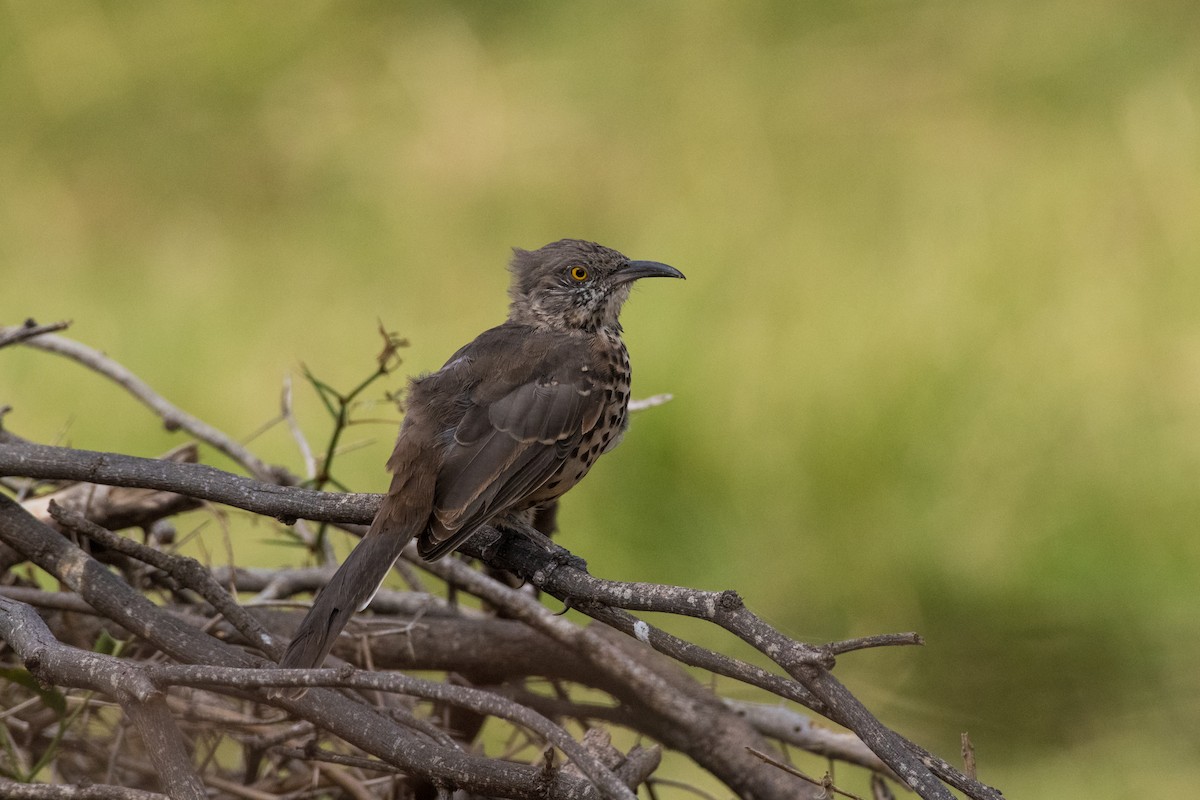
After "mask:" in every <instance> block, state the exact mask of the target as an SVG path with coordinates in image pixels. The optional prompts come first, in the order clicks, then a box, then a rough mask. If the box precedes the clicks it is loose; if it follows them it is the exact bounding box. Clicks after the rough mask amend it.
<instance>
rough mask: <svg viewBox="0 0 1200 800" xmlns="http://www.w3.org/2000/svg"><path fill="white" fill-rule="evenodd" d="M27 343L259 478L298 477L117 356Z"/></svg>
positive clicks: (57, 343) (8, 331)
mask: <svg viewBox="0 0 1200 800" xmlns="http://www.w3.org/2000/svg"><path fill="white" fill-rule="evenodd" d="M16 330H20V329H13V328H0V337H2V336H5V335H12V334H15V331H16ZM21 343H22V344H24V345H25V346H26V347H33V348H36V349H38V350H44V351H46V352H48V353H56V354H58V355H60V356H65V357H66V358H69V359H71V360H72V361H75V362H77V363H79V364H82V365H83V366H85V367H87V368H88V369H90V370H92V371H93V372H97V373H99V374H100V375H103V376H104V377H106V378H108V379H110V380H112V381H113V382H114V383H116V384H117V385H118V386H120V387H122V388H123V389H125V390H126V391H128V392H129V393H130V394H132V395H133V396H134V398H136V399H137V400H139V401H140V402H141V403H143V404H144V405H146V406H147V407H149V408H150V409H151V410H152V411H154V413H156V414H158V416H160V417H162V420H163V423H164V424H165V425H166V427H167V430H172V431H173V430H184V431H187V432H188V433H189V434H191V435H192V436H195V437H196V438H197V439H199V440H200V441H202V442H204V443H205V444H208V445H211V446H212V447H215V448H216V449H218V450H220V451H221V452H222V453H224V454H225V455H227V456H229V457H230V458H232V459H233V460H234V461H236V462H237V463H238V464H241V465H242V466H243V467H245V468H246V469H247V470H248V471H249V472H250V474H252V475H254V476H255V477H256V478H259V479H260V480H264V481H269V482H271V483H295V482H296V481H295V479H294V478H293V477H292V476H290V475H288V474H287V473H286V472H285V471H283V470H281V469H280V468H278V467H272V466H271V465H269V464H267V463H265V462H263V461H262V460H260V459H259V458H258V456H256V455H254V454H253V453H251V452H250V451H249V450H247V449H246V448H245V447H244V446H243V445H242V444H241V443H240V442H238V441H236V440H234V439H233V438H232V437H230V436H228V435H227V434H225V433H223V432H221V431H219V430H217V429H216V428H214V427H212V426H211V425H209V424H208V423H206V422H203V421H202V420H200V419H197V418H196V417H193V416H192V415H191V414H188V413H187V412H185V411H183V410H182V409H180V408H178V407H177V406H175V405H173V404H171V403H170V402H168V401H167V400H166V399H165V398H164V397H162V396H161V395H160V394H158V392H156V391H154V389H152V388H151V387H150V385H149V384H147V383H146V382H145V381H143V380H142V379H141V378H139V377H138V376H137V375H134V374H133V372H131V371H130V370H129V369H127V368H126V367H125V366H123V365H122V364H120V363H118V362H117V361H115V360H114V359H112V358H110V357H108V356H106V355H105V354H104V353H101V352H100V351H99V350H95V349H93V348H91V347H88V346H86V345H84V344H80V343H79V342H77V341H75V340H73V339H67V338H65V337H63V336H56V335H54V334H44V335H41V336H36V337H35V338H31V339H25V340H24V341H22V342H21Z"/></svg>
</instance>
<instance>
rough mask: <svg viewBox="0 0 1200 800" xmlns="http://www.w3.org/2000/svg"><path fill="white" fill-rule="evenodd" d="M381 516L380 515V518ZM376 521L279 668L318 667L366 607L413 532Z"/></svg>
mask: <svg viewBox="0 0 1200 800" xmlns="http://www.w3.org/2000/svg"><path fill="white" fill-rule="evenodd" d="M382 516H383V515H381V517H382ZM381 522H382V519H376V521H375V523H374V524H372V525H371V529H370V530H369V531H367V535H366V536H364V537H363V538H362V541H360V542H359V543H358V544H357V545H356V546H355V548H354V550H352V551H351V553H350V555H349V557H347V558H346V560H345V561H344V562H343V563H342V565H341V566H340V567H338V570H337V572H335V573H334V574H333V578H332V579H330V581H329V585H328V586H326V587H325V588H324V589H322V590H321V593H320V594H318V595H317V599H316V600H315V601H314V602H313V605H312V608H311V609H309V612H308V614H307V616H305V617H304V620H303V621H302V622H301V623H300V626H299V627H297V628H296V634H295V636H294V637H292V643H291V644H289V645H288V649H287V652H286V653H284V655H283V659H282V660H280V662H279V666H281V667H291V668H308V667H319V666H320V665H321V662H323V661H324V660H325V656H327V655H329V651H330V650H331V649H333V643H334V642H335V641H336V640H337V637H338V634H339V633H341V632H342V628H344V627H346V623H347V622H349V621H350V618H351V617H352V616H354V613H355V612H356V611H359V610H360V609H362V608H364V607H366V605H367V603H369V602H371V598H372V597H374V596H375V592H377V591H379V585H380V584H381V583H383V579H384V578H385V577H387V574H388V572H389V571H390V570H391V568H392V564H394V563H396V559H397V558H399V556H400V553H401V551H402V550H404V546H405V545H406V544H408V540H409V539H411V538H412V537H413V533H415V531H412V530H405V529H404V528H401V529H400V530H396V527H395V526H385V525H382V524H381Z"/></svg>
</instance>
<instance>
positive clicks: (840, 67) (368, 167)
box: [0, 0, 1200, 797]
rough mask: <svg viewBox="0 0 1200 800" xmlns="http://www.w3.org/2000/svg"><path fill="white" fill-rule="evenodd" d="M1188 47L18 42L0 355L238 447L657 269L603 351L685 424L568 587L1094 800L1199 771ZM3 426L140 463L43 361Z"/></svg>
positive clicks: (736, 29)
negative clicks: (768, 630) (645, 264)
mask: <svg viewBox="0 0 1200 800" xmlns="http://www.w3.org/2000/svg"><path fill="white" fill-rule="evenodd" d="M1198 33H1200V15H1197V14H1196V12H1195V10H1194V9H1193V8H1192V7H1191V5H1189V4H1184V3H1174V2H1151V3H1141V4H1136V5H1135V4H1123V3H1117V2H1101V3H1082V2H1067V1H1065V0H1064V1H1062V2H1051V3H1043V4H1036V3H1012V4H985V3H966V4H948V3H934V2H926V3H918V4H891V3H885V4H843V5H840V6H828V7H827V6H825V5H824V4H809V3H773V4H762V5H759V6H756V7H753V8H743V7H740V6H719V5H702V6H696V5H691V4H680V3H659V4H654V5H651V6H642V5H633V4H619V5H603V6H601V5H595V6H589V5H582V6H580V5H571V6H559V5H557V4H549V3H535V4H528V5H522V6H520V7H516V8H514V7H509V6H498V5H492V4H483V3H455V4H428V3H412V4H405V5H402V6H400V7H398V8H393V7H389V6H385V5H376V6H364V7H359V8H357V9H355V10H354V11H353V12H351V11H347V10H344V9H341V8H337V7H333V6H326V5H321V4H306V5H302V6H294V5H286V6H285V5H283V4H279V3H264V4H255V5H250V6H237V5H233V4H222V5H216V6H213V5H208V4H199V3H180V4H172V5H170V6H161V7H158V6H155V7H126V6H120V5H115V4H108V3H89V2H78V3H72V4H67V5H62V4H56V5H44V4H35V3H20V2H16V3H11V4H9V5H7V6H5V7H3V9H0V103H2V104H3V107H4V108H5V109H6V113H4V114H0V185H2V186H3V187H4V190H3V191H2V192H0V281H2V290H0V318H2V319H3V320H4V321H6V322H13V321H17V320H19V319H21V318H24V317H26V316H35V317H37V318H39V319H43V320H49V319H57V318H61V317H70V318H73V319H75V320H76V325H75V327H74V329H73V331H72V335H74V336H76V337H78V338H80V339H82V340H84V341H86V342H88V343H89V344H92V345H94V346H97V347H100V348H103V349H105V350H107V351H108V352H109V353H111V354H112V355H114V356H115V357H117V358H118V359H120V360H121V361H123V362H124V363H126V364H127V365H129V366H130V367H131V368H133V369H134V370H136V371H137V372H139V373H140V374H141V375H142V376H143V377H145V378H146V379H147V380H149V381H150V382H151V383H152V384H154V385H155V386H157V387H158V388H160V389H161V390H162V391H163V392H164V393H165V394H166V395H167V396H168V397H170V398H171V399H173V400H174V401H176V402H178V403H180V404H181V405H183V406H184V407H185V408H187V409H188V410H190V411H192V412H194V413H197V414H199V415H201V416H202V417H204V418H205V419H207V420H209V421H211V422H212V423H214V424H216V425H218V426H220V427H223V428H225V429H227V430H229V431H231V432H233V433H235V434H237V435H246V434H249V433H250V432H251V431H253V430H255V429H256V428H257V427H258V426H259V425H260V424H261V423H262V422H263V421H264V420H266V419H268V418H270V417H271V416H273V415H274V413H275V409H276V407H277V396H278V387H279V383H280V379H281V377H282V375H283V373H284V372H285V371H287V370H290V369H294V368H295V366H296V365H297V364H298V363H299V362H300V361H303V362H305V363H306V364H307V365H309V366H310V367H311V368H312V369H313V371H314V372H315V373H316V374H318V375H319V376H321V377H322V378H323V379H325V380H327V381H329V382H331V383H334V384H338V385H347V386H348V385H351V384H352V383H354V382H355V381H357V380H358V379H361V377H363V376H364V375H365V374H366V373H367V372H369V371H370V368H371V359H372V358H373V356H374V354H375V352H376V349H377V342H376V340H375V334H374V328H375V325H376V320H377V319H382V320H383V321H384V323H385V324H386V326H387V327H388V328H390V329H395V330H399V331H400V333H401V334H402V335H405V336H407V337H409V338H410V339H411V340H412V342H413V347H412V348H411V349H410V350H409V351H407V352H406V354H405V357H406V359H407V364H406V366H407V367H409V368H410V369H411V371H414V372H415V371H420V370H426V369H433V368H436V367H437V366H438V365H440V363H441V362H442V360H444V358H445V357H446V355H448V354H449V353H450V352H452V351H453V349H454V348H456V347H457V346H458V345H459V344H461V343H462V342H464V341H466V340H467V339H468V338H469V337H471V336H473V335H474V334H475V333H477V332H478V331H479V330H481V329H482V328H483V327H485V326H487V325H490V324H494V323H495V322H497V321H499V320H500V319H501V318H502V315H503V310H504V302H505V301H504V294H503V292H504V287H505V284H506V275H505V272H504V270H503V268H502V265H503V263H504V261H505V259H506V257H507V248H508V247H509V246H512V245H520V246H526V247H530V246H537V245H539V244H542V243H544V242H546V241H549V240H551V239H555V238H558V237H560V236H565V235H572V236H586V237H591V238H595V239H598V240H600V241H603V242H606V243H609V244H612V245H614V246H616V247H618V248H620V249H622V250H624V251H626V252H627V253H630V254H631V255H634V256H636V257H643V258H655V259H660V260H663V261H667V262H669V263H673V264H675V265H677V266H679V267H680V268H681V269H683V271H684V272H686V273H687V275H688V278H689V280H688V282H687V283H686V284H679V285H670V286H666V285H658V284H655V285H647V286H644V287H640V288H639V290H638V292H637V294H636V296H635V297H634V298H633V301H632V302H631V304H630V306H629V308H628V310H627V312H626V315H625V323H626V329H627V331H628V340H629V343H630V347H631V350H632V351H633V355H634V361H635V364H636V369H637V373H636V376H635V393H637V394H651V393H655V392H660V391H670V392H673V393H674V394H675V395H676V396H677V399H676V401H675V402H674V403H672V404H670V405H668V406H667V407H665V408H661V409H654V410H651V411H648V412H646V413H644V414H642V415H639V416H638V417H637V418H636V419H635V421H634V427H633V430H632V432H631V434H630V436H629V437H628V439H627V441H626V443H625V444H624V445H623V446H622V447H621V448H620V449H619V450H618V451H616V452H615V453H614V454H612V455H610V456H609V457H607V458H606V460H605V462H604V463H602V464H601V466H599V467H598V468H597V469H596V471H595V472H594V473H593V475H592V476H590V477H589V480H588V481H587V483H585V485H584V486H582V487H581V488H580V489H579V490H577V491H576V492H575V493H573V494H572V497H571V500H570V503H569V504H568V508H567V509H566V511H565V523H566V525H565V528H566V531H567V533H566V537H567V538H566V543H567V545H568V546H569V547H572V548H573V549H575V550H576V551H578V552H580V553H581V554H583V555H585V556H586V557H587V558H588V560H589V562H590V564H591V565H592V567H593V569H594V570H595V571H596V572H597V573H599V574H603V575H608V576H614V577H618V576H619V577H625V578H630V579H646V580H658V581H669V582H677V583H690V584H699V585H704V586H709V587H713V588H726V587H731V588H738V589H740V590H742V591H743V592H744V594H745V595H746V596H747V598H748V600H749V602H750V603H751V604H752V605H753V606H754V607H755V608H756V609H758V610H760V611H762V612H763V613H764V614H765V615H767V616H768V617H769V618H771V619H772V620H773V621H775V622H776V623H777V624H780V625H782V626H783V627H785V628H786V629H788V630H790V631H792V632H793V633H795V634H797V635H802V636H805V637H806V638H811V639H814V640H821V639H827V638H835V637H841V636H849V635H857V634H860V633H866V632H875V631H880V630H889V629H895V630H899V629H918V630H920V631H922V632H923V633H924V634H926V635H927V637H928V638H929V641H930V643H931V647H929V648H926V649H924V650H920V651H906V652H897V653H875V654H870V655H862V656H859V657H850V658H847V659H845V660H844V663H843V664H842V665H841V666H840V669H841V670H842V671H843V672H842V674H843V677H844V678H845V679H846V680H847V681H848V682H849V683H850V684H851V685H852V686H854V687H855V688H861V689H862V690H863V691H864V692H865V693H866V694H867V695H868V699H869V700H871V701H872V702H874V703H875V704H876V705H879V706H880V707H882V708H884V709H885V712H886V713H887V714H888V721H890V722H892V723H893V724H896V725H898V726H900V727H901V729H902V730H905V731H906V732H909V733H911V734H912V735H914V736H915V737H916V738H918V739H921V740H922V741H937V743H938V744H939V746H940V748H941V750H942V751H943V752H944V753H946V754H950V753H953V752H955V750H956V748H957V738H956V737H957V733H958V729H959V728H960V727H968V728H970V729H971V730H972V731H973V733H974V734H975V739H976V744H977V746H978V747H979V749H980V756H981V763H982V765H983V769H984V777H985V778H988V779H989V780H992V781H994V782H995V783H997V784H998V785H999V786H1001V788H1003V789H1005V790H1006V792H1007V793H1008V794H1010V795H1011V796H1020V795H1021V794H1031V792H1028V791H1026V792H1021V791H1020V790H1021V789H1024V788H1032V787H1037V789H1035V790H1034V791H1033V792H1032V793H1035V794H1039V795H1052V796H1056V797H1092V796H1095V795H1096V794H1097V793H1098V792H1099V791H1100V789H1103V788H1104V787H1105V786H1108V787H1110V788H1111V787H1119V786H1121V785H1124V784H1122V783H1121V781H1120V780H1118V779H1116V778H1115V777H1114V778H1112V779H1111V780H1110V781H1108V782H1106V781H1104V780H1096V779H1084V777H1082V776H1085V775H1111V774H1112V773H1113V771H1114V770H1122V771H1126V773H1127V771H1130V770H1133V769H1135V768H1136V767H1137V766H1138V765H1139V764H1140V763H1142V762H1140V761H1139V759H1140V758H1143V757H1145V758H1148V759H1150V754H1153V753H1159V754H1162V753H1167V752H1177V751H1182V752H1194V751H1195V750H1196V747H1197V746H1200V725H1198V724H1197V720H1198V719H1200V708H1197V704H1196V703H1194V702H1189V701H1188V700H1187V698H1188V697H1191V696H1194V694H1195V689H1196V681H1195V678H1194V675H1195V674H1197V668H1198V667H1200V649H1198V648H1197V646H1196V644H1195V643H1196V641H1197V634H1200V630H1198V624H1197V619H1198V618H1197V616H1196V614H1195V613H1194V603H1195V598H1196V595H1197V589H1198V588H1200V587H1198V579H1197V577H1196V576H1197V574H1198V568H1200V545H1198V544H1197V541H1200V540H1198V539H1197V537H1196V535H1195V527H1196V520H1197V519H1198V518H1200V500H1197V495H1196V491H1195V486H1196V485H1197V479H1198V478H1200V435H1198V431H1200V410H1198V409H1200V402H1198V401H1200V355H1198V354H1200V314H1198V312H1197V311H1196V297H1197V294H1198V290H1200V273H1198V272H1197V270H1196V264H1197V263H1198V257H1200V235H1198V234H1197V231H1196V224H1195V221H1196V220H1197V219H1200V150H1198V149H1197V147H1196V142H1197V137H1198V134H1200V105H1198V103H1200V97H1198V95H1200V92H1198V90H1197V87H1196V83H1195V80H1194V76H1195V75H1196V74H1200V44H1198V43H1200V38H1198V36H1197V34H1198ZM400 385H401V384H400V382H399V381H397V382H396V386H395V387H393V388H398V387H399V386H400ZM299 394H300V396H299V402H300V411H301V414H302V417H303V418H304V420H305V421H306V423H307V424H308V425H309V428H310V432H311V434H312V435H313V436H314V437H315V438H318V439H319V437H321V436H322V435H324V431H325V430H326V428H325V427H323V426H324V424H325V423H324V420H323V418H322V416H321V414H320V412H319V410H318V409H317V406H316V403H315V399H314V398H305V397H304V396H303V392H302V390H301V391H300V393H299ZM0 402H3V403H11V404H12V405H14V406H15V407H16V410H15V411H14V412H13V414H12V415H10V417H9V418H8V420H7V422H8V424H9V426H10V427H12V428H13V429H14V430H16V431H17V432H19V433H21V434H23V435H26V436H30V437H33V438H38V439H43V440H49V439H53V438H55V437H57V436H59V435H60V434H61V433H62V432H63V431H64V430H65V432H66V433H65V436H66V439H67V440H69V441H70V442H72V443H73V444H76V445H78V446H83V447H91V448H97V449H119V450H124V451H130V452H136V453H143V454H148V453H154V452H158V451H160V450H164V449H166V447H167V446H169V444H170V443H171V442H173V441H174V439H173V438H172V437H171V436H169V435H167V434H166V433H164V432H162V431H160V430H158V426H157V425H156V423H155V421H154V420H153V418H151V417H150V415H149V414H148V413H146V412H143V411H141V410H140V409H137V408H135V407H133V406H132V405H130V403H129V402H128V401H127V400H125V399H124V398H123V397H122V396H121V395H120V394H119V393H118V392H116V391H115V390H113V389H111V388H110V387H107V386H105V385H103V384H102V382H100V381H98V380H96V379H94V378H92V377H91V376H88V375H86V374H84V373H83V372H82V371H81V370H79V369H78V368H75V367H71V366H67V365H65V364H63V363H58V362H55V361H53V360H51V359H50V358H49V357H47V356H43V355H39V354H36V353H31V352H27V351H20V350H13V349H8V350H5V351H4V352H3V353H0ZM377 411H378V413H375V411H372V413H371V416H388V415H390V412H389V410H388V409H387V408H386V405H382V406H381V407H380V408H379V409H377ZM360 431H361V434H362V436H364V437H371V438H373V439H375V440H376V442H375V444H374V445H373V446H372V447H371V448H370V449H367V450H363V451H358V452H355V453H353V454H351V455H349V456H347V458H346V459H345V460H344V461H343V462H342V465H341V466H342V468H343V469H344V470H345V471H344V472H342V473H341V474H340V477H341V478H342V479H343V480H345V481H347V482H348V483H349V484H350V485H353V486H355V487H358V488H361V489H364V490H380V489H381V488H382V487H383V486H384V483H385V476H384V475H383V474H382V469H381V465H382V463H383V461H384V460H385V458H386V453H387V449H388V447H389V445H390V442H391V440H392V438H393V437H394V434H395V430H394V427H392V426H388V425H380V426H370V427H363V428H361V429H356V430H355V433H359V432H360ZM256 444H257V445H258V446H259V447H260V448H261V449H262V452H263V454H264V456H266V457H268V458H272V459H276V460H280V461H285V462H287V463H289V464H291V465H293V466H295V467H298V461H297V458H296V456H295V453H294V449H293V448H292V447H291V445H290V443H289V442H288V440H287V437H286V436H285V435H283V434H282V432H281V431H272V432H271V433H270V434H268V435H266V436H265V437H263V439H261V440H260V441H259V442H257V443H256ZM614 496H615V497H619V498H621V501H620V502H619V503H613V502H611V501H610V500H609V498H611V497H614ZM233 524H234V526H235V535H234V539H235V540H238V539H239V537H238V535H237V531H240V530H241V528H239V527H238V526H241V525H244V523H242V522H240V520H239V519H238V518H235V521H234V523H233ZM249 531H250V532H249V533H248V534H246V535H245V536H242V537H241V538H242V539H246V538H249V539H254V540H257V539H263V538H266V537H268V536H269V535H270V531H269V530H268V529H266V528H264V527H263V526H256V527H254V528H251V529H249ZM212 550H213V552H221V548H219V547H216V546H213V547H212ZM259 557H261V558H264V559H267V558H269V559H278V558H280V557H281V555H280V552H279V550H278V549H277V548H270V549H261V550H260V552H259ZM712 641H713V642H716V641H718V640H717V639H715V638H714V639H713V640H712ZM935 737H941V738H935ZM1118 755H1120V756H1123V757H1118ZM1151 762H1152V763H1151ZM1146 763H1148V764H1151V766H1149V767H1147V768H1146V769H1145V770H1143V771H1140V772H1139V774H1138V781H1139V783H1138V786H1139V788H1142V789H1145V790H1148V791H1150V792H1151V793H1155V794H1165V793H1167V792H1169V791H1170V788H1171V787H1178V786H1180V785H1182V784H1183V783H1184V782H1185V781H1191V782H1194V781H1195V780H1196V779H1197V778H1200V773H1198V772H1197V768H1196V767H1195V765H1194V764H1193V763H1192V761H1191V760H1189V759H1183V758H1180V759H1170V758H1166V757H1162V758H1159V757H1155V758H1152V759H1150V761H1148V762H1146ZM1081 764H1083V765H1084V766H1080V765H1081ZM1067 775H1071V776H1073V778H1077V780H1075V779H1073V780H1072V781H1071V782H1067V781H1066V780H1065V779H1064V780H1063V781H1061V785H1058V786H1055V788H1056V789H1057V790H1056V791H1053V792H1050V793H1048V792H1046V791H1045V789H1046V788H1047V787H1048V786H1050V785H1051V783H1052V781H1053V777H1051V776H1067ZM1039 790H1040V791H1039ZM1100 793H1103V792H1100Z"/></svg>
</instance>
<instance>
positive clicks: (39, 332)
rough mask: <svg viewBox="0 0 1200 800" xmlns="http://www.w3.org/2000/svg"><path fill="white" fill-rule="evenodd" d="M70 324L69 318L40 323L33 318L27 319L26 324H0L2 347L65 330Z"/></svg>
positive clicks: (0, 345) (0, 343)
mask: <svg viewBox="0 0 1200 800" xmlns="http://www.w3.org/2000/svg"><path fill="white" fill-rule="evenodd" d="M70 325H71V323H70V321H67V320H64V321H62V322H51V323H49V324H46V325H39V324H38V323H37V322H35V321H34V320H32V319H27V320H25V324H24V325H9V326H3V325H0V347H7V346H8V345H10V344H21V343H22V342H27V341H29V340H30V339H32V338H34V337H35V336H44V335H45V334H47V333H54V332H55V331H61V330H65V329H66V328H68V327H69V326H70Z"/></svg>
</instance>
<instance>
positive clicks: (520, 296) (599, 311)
mask: <svg viewBox="0 0 1200 800" xmlns="http://www.w3.org/2000/svg"><path fill="white" fill-rule="evenodd" d="M509 268H510V269H511V270H512V285H511V287H510V288H509V295H510V296H511V298H512V305H511V306H510V307H509V319H510V320H512V321H513V322H519V323H521V324H524V325H534V326H537V327H552V328H568V329H571V328H573V329H579V330H589V331H594V330H599V329H601V328H612V329H615V330H618V331H619V330H620V329H621V326H620V323H619V322H618V319H617V318H618V316H619V315H620V313H621V306H622V305H623V304H624V303H625V300H626V299H627V298H628V297H629V290H630V288H631V287H632V286H633V282H634V281H636V280H638V279H639V278H682V277H683V273H682V272H680V271H679V270H677V269H675V268H674V267H669V266H667V265H666V264H660V263H658V262H657V261H631V260H629V259H628V258H626V257H625V256H623V255H621V254H620V253H618V252H617V251H616V250H613V249H611V248H608V247H604V246H602V245H598V244H596V243H595V242H585V241H581V240H579V239H562V240H560V241H557V242H552V243H551V244H548V245H546V246H545V247H542V248H539V249H537V250H521V249H519V248H514V249H513V259H512V264H511V265H510V267H509Z"/></svg>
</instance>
